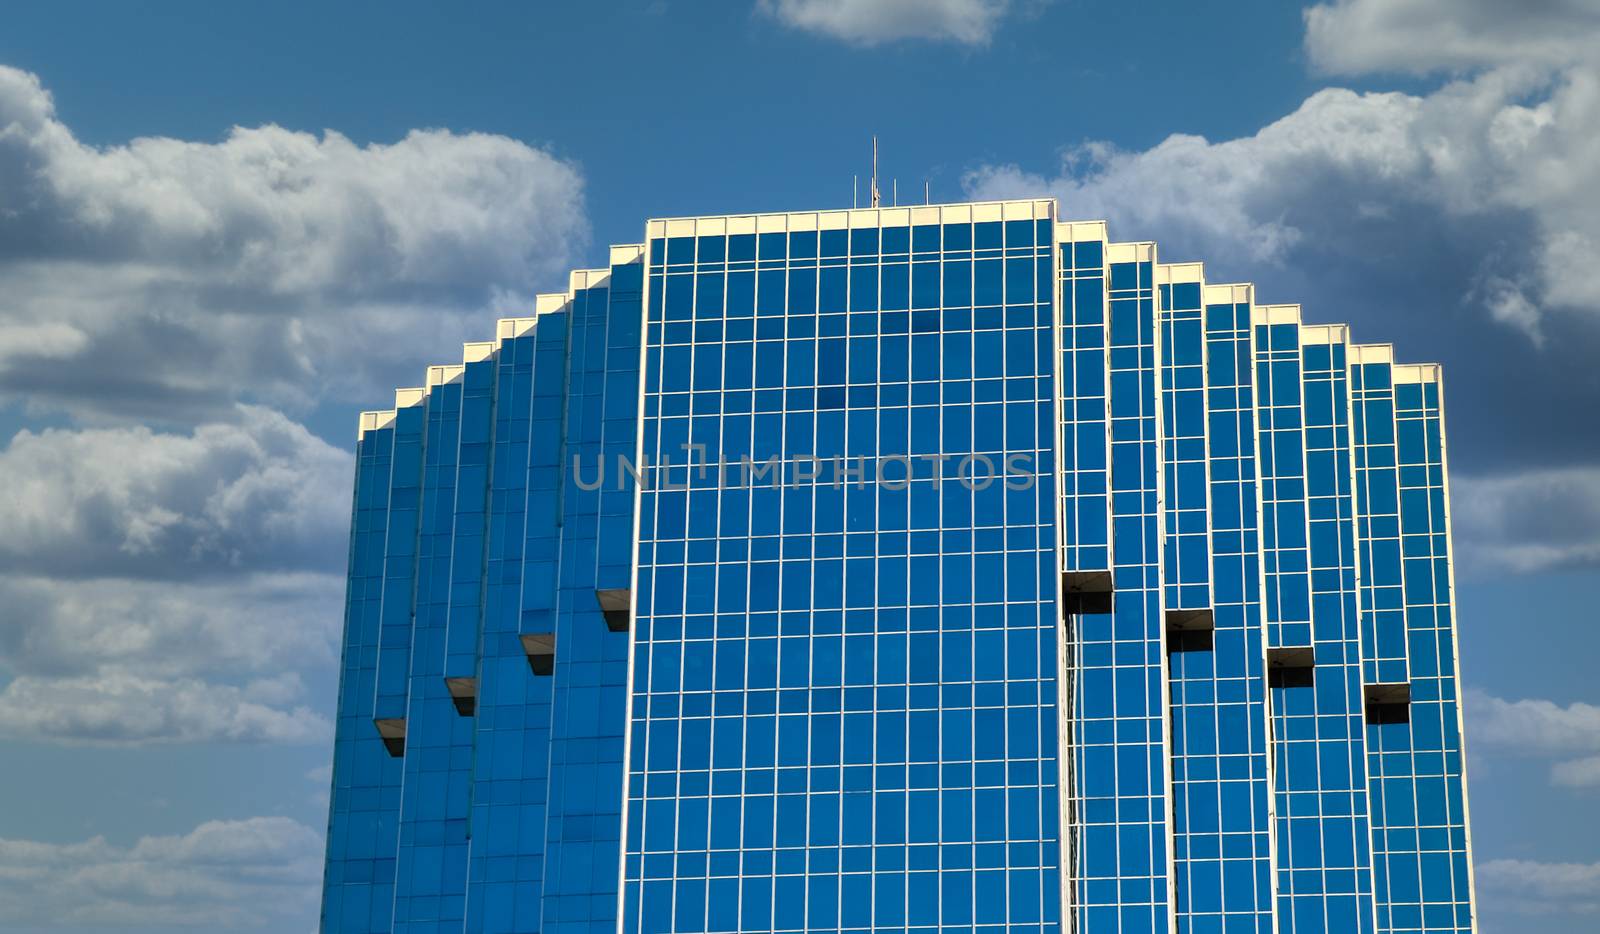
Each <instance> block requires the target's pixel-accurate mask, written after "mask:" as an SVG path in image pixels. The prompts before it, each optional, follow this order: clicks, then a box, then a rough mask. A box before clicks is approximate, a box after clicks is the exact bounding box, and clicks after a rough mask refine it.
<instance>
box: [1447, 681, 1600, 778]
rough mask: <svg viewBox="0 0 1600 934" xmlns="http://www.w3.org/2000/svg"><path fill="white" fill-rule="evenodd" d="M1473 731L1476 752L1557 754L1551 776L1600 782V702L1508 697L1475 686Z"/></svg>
mask: <svg viewBox="0 0 1600 934" xmlns="http://www.w3.org/2000/svg"><path fill="white" fill-rule="evenodd" d="M1464 719H1465V720H1466V723H1467V730H1468V735H1469V739H1470V741H1471V743H1472V744H1473V748H1474V754H1477V753H1478V752H1481V751H1482V750H1483V749H1484V748H1485V747H1487V748H1489V749H1493V750H1498V751H1502V752H1507V753H1511V754H1516V755H1525V756H1541V757H1548V758H1552V759H1556V760H1558V761H1556V762H1555V763H1554V765H1553V766H1552V767H1551V772H1550V778H1551V781H1552V782H1553V783H1554V784H1557V785H1565V786H1569V787H1592V786H1600V707H1596V706H1594V705H1593V704H1585V703H1582V702H1581V701H1580V702H1574V703H1572V704H1568V705H1566V706H1562V705H1560V704H1556V703H1553V702H1551V701H1548V700H1539V699H1524V700H1516V701H1508V700H1504V699H1502V698H1499V697H1494V696H1492V695H1489V694H1485V693H1483V692H1482V691H1476V690H1469V691H1467V693H1466V716H1465V718H1464Z"/></svg>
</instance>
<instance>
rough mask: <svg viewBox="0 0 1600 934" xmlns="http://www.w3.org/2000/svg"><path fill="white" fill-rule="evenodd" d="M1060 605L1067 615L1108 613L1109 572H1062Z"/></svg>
mask: <svg viewBox="0 0 1600 934" xmlns="http://www.w3.org/2000/svg"><path fill="white" fill-rule="evenodd" d="M1061 606H1062V610H1063V611H1064V612H1065V613H1066V614H1067V615H1069V616H1082V615H1083V614H1085V613H1110V612H1111V572H1110V571H1066V572H1064V573H1063V574H1062V575H1061Z"/></svg>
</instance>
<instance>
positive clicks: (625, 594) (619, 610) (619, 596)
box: [594, 587, 633, 632]
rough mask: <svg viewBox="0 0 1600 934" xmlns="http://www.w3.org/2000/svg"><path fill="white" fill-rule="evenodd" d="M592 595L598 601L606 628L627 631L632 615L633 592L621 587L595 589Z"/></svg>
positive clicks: (613, 630) (614, 630)
mask: <svg viewBox="0 0 1600 934" xmlns="http://www.w3.org/2000/svg"><path fill="white" fill-rule="evenodd" d="M594 595H595V599H597V600H599V601H600V612H601V614H602V615H604V616H605V618H606V628H607V629H609V630H611V631H612V632H627V631H628V624H629V623H630V622H631V620H632V615H633V614H632V610H631V606H632V604H633V594H632V593H630V592H629V591H628V589H627V588H626V587H621V588H616V589H613V590H596V591H595V592H594Z"/></svg>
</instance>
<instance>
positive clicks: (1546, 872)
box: [1476, 859, 1600, 915]
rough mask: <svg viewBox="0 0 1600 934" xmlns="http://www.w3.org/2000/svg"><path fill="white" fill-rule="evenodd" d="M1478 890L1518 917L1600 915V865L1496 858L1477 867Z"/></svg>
mask: <svg viewBox="0 0 1600 934" xmlns="http://www.w3.org/2000/svg"><path fill="white" fill-rule="evenodd" d="M1476 871H1477V882H1478V887H1479V888H1480V889H1482V890H1484V892H1485V894H1487V895H1488V896H1489V897H1490V899H1492V901H1493V903H1494V904H1495V905H1496V906H1497V907H1499V908H1503V909H1505V910H1507V911H1511V912H1515V913H1518V914H1541V915H1544V914H1581V915H1592V914H1595V913H1597V912H1600V894H1597V893H1600V863H1541V862H1535V861H1532V860H1525V859H1492V860H1489V861H1487V862H1481V863H1478V865H1477V866H1476Z"/></svg>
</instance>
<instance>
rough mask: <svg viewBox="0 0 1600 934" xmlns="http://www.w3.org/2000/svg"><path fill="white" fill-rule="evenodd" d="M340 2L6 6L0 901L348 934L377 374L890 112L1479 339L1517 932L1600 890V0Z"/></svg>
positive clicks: (1133, 216)
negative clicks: (346, 850)
mask: <svg viewBox="0 0 1600 934" xmlns="http://www.w3.org/2000/svg"><path fill="white" fill-rule="evenodd" d="M328 6H329V5H309V4H296V3H280V4H276V5H273V6H272V7H271V8H270V9H267V8H247V7H244V6H236V5H229V4H223V5H217V4H206V3H171V4H165V5H162V6H161V7H159V8H152V7H148V6H138V5H129V4H112V3H103V4H95V3H74V2H63V3H56V4H48V5H32V6H29V7H23V8H18V9H14V10H8V12H7V24H6V28H5V30H4V31H3V32H0V527H4V528H6V529H7V534H6V535H5V536H4V541H0V756H3V760H4V761H5V762H6V763H7V767H6V768H5V769H0V801H3V802H5V806H3V807H0V927H4V928H5V929H7V930H40V931H45V930H48V931H80V930H81V931H88V930H97V929H107V928H108V927H109V928H112V929H116V930H150V931H156V930H161V931H167V930H183V929H195V930H223V929H226V930H232V929H239V930H263V931H274V932H275V931H295V932H303V931H306V930H308V929H311V928H312V927H313V926H314V919H315V901H316V891H317V883H318V876H319V874H320V871H321V835H322V831H323V826H324V822H325V807H326V784H327V779H328V776H327V771H326V765H327V760H328V754H329V738H330V726H329V724H330V719H331V715H332V705H333V692H334V679H335V665H336V662H337V652H338V644H337V639H338V626H339V616H340V612H341V607H342V600H343V564H344V538H345V533H346V523H347V517H348V497H349V482H350V472H351V461H350V454H349V451H350V448H351V446H352V443H353V440H354V426H355V413H356V412H357V411H359V410H360V409H363V408H378V407H382V406H384V405H385V404H387V400H388V399H389V398H390V391H391V390H392V387H394V386H396V385H413V384H415V383H417V382H418V381H419V378H420V375H421V372H422V371H421V367H422V366H424V365H425V364H427V363H430V362H435V363H436V362H441V361H448V360H450V359H453V355H454V354H455V353H456V351H455V350H454V348H455V347H456V346H457V345H458V344H459V342H460V341H462V340H472V339H482V338H483V337H484V336H486V335H488V334H490V333H492V330H491V329H492V322H493V320H494V319H495V318H496V317H498V316H502V315H507V314H514V313H519V312H522V311H525V310H526V308H527V307H528V306H529V305H530V303H531V296H532V295H533V294H534V293H536V292H539V291H543V290H548V289H553V288H558V287H561V286H564V284H565V270H567V269H568V268H572V267H579V266H588V265H594V264H597V263H598V262H600V261H602V260H603V258H604V256H605V252H604V249H605V245H606V244H608V243H612V242H633V241H637V240H638V239H639V237H640V236H641V235H642V231H643V221H644V219H645V218H647V217H650V216H664V215H681V214H701V213H719V212H734V211H756V210H784V209H814V208H818V207H838V206H846V205H848V204H849V199H850V181H851V176H852V174H859V173H864V172H865V171H866V170H867V166H868V158H869V139H870V137H871V135H872V134H874V133H875V134H877V135H878V136H879V138H880V140H881V146H882V173H883V175H884V176H885V178H889V177H893V178H897V179H898V180H899V183H900V191H901V194H902V197H903V200H917V199H918V198H919V197H920V193H921V188H922V185H923V183H924V182H925V181H926V182H927V183H928V185H929V186H930V188H931V190H932V193H933V197H934V199H935V200H936V201H937V200H959V199H963V198H967V197H991V196H1012V195H1041V194H1052V195H1056V196H1057V197H1060V198H1061V199H1062V202H1063V205H1064V213H1065V214H1067V215H1068V216H1071V217H1082V218H1090V217H1094V218H1098V217H1104V218H1106V219H1107V220H1108V221H1109V222H1110V223H1111V231H1112V234H1113V236H1114V237H1117V238H1121V239H1155V240H1158V241H1160V244H1161V249H1162V258H1163V259H1166V260H1169V261H1185V260H1193V259H1202V260H1205V261H1206V262H1207V264H1208V276H1209V277H1210V278H1211V279H1212V280H1213V281H1225V280H1228V279H1237V280H1251V281H1254V282H1256V283H1257V284H1258V287H1259V295H1260V298H1261V299H1262V300H1264V301H1272V302H1280V301H1282V302H1293V301H1298V302H1300V303H1302V304H1303V306H1304V309H1305V312H1304V313H1305V317H1306V319H1307V320H1308V321H1312V322H1320V321H1349V322H1351V323H1352V325H1353V326H1354V328H1355V334H1356V337H1357V339H1359V340H1362V341H1393V342H1394V343H1395V344H1396V348H1397V352H1398V354H1399V356H1400V357H1401V358H1402V359H1409V360H1417V361H1422V360H1438V361H1439V362H1442V363H1444V364H1445V367H1446V386H1447V392H1448V400H1449V401H1448V418H1449V432H1450V441H1451V450H1450V454H1451V459H1452V462H1451V470H1452V484H1453V487H1452V502H1453V507H1452V508H1453V515H1454V522H1455V535H1456V547H1457V551H1458V554H1459V557H1460V560H1459V564H1458V589H1459V595H1458V606H1459V614H1460V629H1461V634H1462V638H1461V642H1462V644H1461V656H1462V667H1463V671H1464V677H1465V682H1466V685H1467V688H1468V716H1469V723H1468V742H1469V748H1470V752H1471V755H1470V766H1469V768H1470V774H1471V796H1472V797H1471V802H1472V807H1473V819H1474V828H1473V829H1474V841H1475V846H1476V855H1477V862H1478V866H1479V876H1478V879H1479V886H1480V894H1481V898H1482V903H1483V912H1482V916H1483V922H1484V923H1483V929H1484V930H1485V931H1489V932H1497V931H1519V932H1520V931H1527V932H1534V934H1539V932H1557V931H1578V930H1593V929H1594V927H1595V926H1596V925H1597V924H1600V896H1597V895H1596V893H1597V892H1600V842H1597V841H1596V839H1595V837H1594V834H1593V828H1594V827H1595V826H1597V822H1600V688H1597V687H1596V683H1597V682H1596V679H1595V677H1594V671H1593V669H1594V654H1595V649H1596V648H1597V646H1600V642H1597V639H1596V636H1595V634H1594V624H1595V622H1596V620H1597V615H1600V614H1597V612H1596V609H1595V607H1596V605H1597V592H1600V419H1596V417H1595V414H1594V413H1595V412H1596V410H1597V406H1600V368H1597V367H1596V366H1595V365H1594V364H1595V361H1596V360H1600V279H1597V278H1596V277H1595V275H1594V269H1595V267H1596V265H1597V263H1600V210H1597V207H1600V53H1597V52H1596V51H1595V50H1596V49H1600V8H1597V6H1596V4H1595V3H1593V2H1592V0H1564V2H1550V3H1544V4H1539V5H1537V6H1534V7H1530V8H1527V9H1521V8H1519V7H1520V6H1521V5H1513V4H1504V3H1501V2H1497V0H1390V2H1386V3H1378V2H1377V0H1337V2H1334V3H1329V4H1324V5H1316V6H1312V7H1309V8H1305V9H1301V8H1297V7H1295V6H1294V5H1292V4H1286V3H1282V2H1270V3H1269V2H1258V0H1249V2H1239V3H1234V4H1227V5H1197V4H1192V3H1191V4H1177V3H1148V4H1110V3H1086V2H1072V0H1054V2H1052V0H1010V2H1006V0H877V2H866V0H762V2H757V0H728V2H720V3H697V4H686V3H681V2H675V0H650V2H646V0H626V2H618V3H609V4H602V3H598V2H596V3H590V4H583V5H558V4H537V5H529V4H493V3H481V4H473V5H471V7H470V9H467V8H456V7H450V6H441V5H437V4H424V3H383V4H377V3H365V4H347V5H338V6H337V8H331V9H330V8H328ZM1206 7H1216V8H1214V9H1211V8H1206ZM885 187H886V188H887V184H886V185H885Z"/></svg>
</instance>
